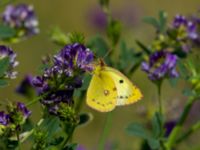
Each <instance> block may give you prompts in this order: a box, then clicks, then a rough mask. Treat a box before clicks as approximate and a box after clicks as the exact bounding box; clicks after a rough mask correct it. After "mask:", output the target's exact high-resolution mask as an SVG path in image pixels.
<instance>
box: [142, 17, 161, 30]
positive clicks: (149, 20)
mask: <svg viewBox="0 0 200 150" xmlns="http://www.w3.org/2000/svg"><path fill="white" fill-rule="evenodd" d="M143 21H144V22H146V23H148V24H150V25H152V26H154V27H155V28H156V29H160V24H159V22H158V21H157V20H156V18H154V17H144V18H143Z"/></svg>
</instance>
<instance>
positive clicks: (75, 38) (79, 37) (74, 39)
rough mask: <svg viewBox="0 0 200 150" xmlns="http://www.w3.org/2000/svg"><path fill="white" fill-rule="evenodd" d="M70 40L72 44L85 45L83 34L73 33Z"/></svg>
mask: <svg viewBox="0 0 200 150" xmlns="http://www.w3.org/2000/svg"><path fill="white" fill-rule="evenodd" d="M69 39H70V42H71V43H80V44H84V43H85V37H84V34H83V33H79V32H73V33H70V34H69Z"/></svg>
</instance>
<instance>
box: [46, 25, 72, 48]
mask: <svg viewBox="0 0 200 150" xmlns="http://www.w3.org/2000/svg"><path fill="white" fill-rule="evenodd" d="M50 36H51V40H52V41H53V42H55V43H56V44H58V45H60V46H65V45H66V44H69V43H70V39H69V37H68V36H67V35H66V34H65V33H63V31H61V30H60V29H59V28H58V27H54V28H53V29H51V31H50Z"/></svg>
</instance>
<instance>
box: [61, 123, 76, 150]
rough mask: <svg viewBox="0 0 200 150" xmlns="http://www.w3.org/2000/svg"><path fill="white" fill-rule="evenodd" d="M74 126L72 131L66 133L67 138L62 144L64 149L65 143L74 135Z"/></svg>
mask: <svg viewBox="0 0 200 150" xmlns="http://www.w3.org/2000/svg"><path fill="white" fill-rule="evenodd" d="M75 128H76V126H73V127H72V129H71V130H70V132H69V133H68V136H67V138H66V139H65V141H64V142H63V144H62V148H64V147H65V146H67V143H68V142H69V140H70V139H71V138H72V135H73V133H74V130H75Z"/></svg>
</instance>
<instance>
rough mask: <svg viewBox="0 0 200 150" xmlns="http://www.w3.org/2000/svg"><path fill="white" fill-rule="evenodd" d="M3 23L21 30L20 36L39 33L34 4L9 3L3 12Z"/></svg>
mask: <svg viewBox="0 0 200 150" xmlns="http://www.w3.org/2000/svg"><path fill="white" fill-rule="evenodd" d="M2 19H3V23H4V24H5V25H8V26H10V27H12V28H15V29H17V30H19V31H21V32H19V33H20V34H23V35H20V36H30V35H34V34H37V33H39V29H38V20H37V18H36V15H35V12H34V10H33V6H31V5H26V4H18V5H16V6H14V5H8V6H7V7H6V9H5V11H4V13H3V17H2Z"/></svg>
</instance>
